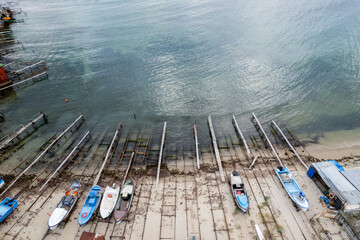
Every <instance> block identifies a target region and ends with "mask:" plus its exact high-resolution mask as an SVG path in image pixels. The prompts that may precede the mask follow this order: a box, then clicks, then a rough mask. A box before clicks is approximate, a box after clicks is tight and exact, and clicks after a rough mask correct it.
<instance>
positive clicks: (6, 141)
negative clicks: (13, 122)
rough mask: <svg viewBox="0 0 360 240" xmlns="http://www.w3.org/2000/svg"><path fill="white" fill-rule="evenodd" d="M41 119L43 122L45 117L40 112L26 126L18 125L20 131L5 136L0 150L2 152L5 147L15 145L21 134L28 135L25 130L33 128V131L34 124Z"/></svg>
mask: <svg viewBox="0 0 360 240" xmlns="http://www.w3.org/2000/svg"><path fill="white" fill-rule="evenodd" d="M41 119H43V120H45V119H46V116H45V114H44V113H42V112H40V113H39V114H38V115H36V117H35V118H34V119H33V120H31V121H30V122H29V123H28V124H26V125H25V126H24V125H20V127H21V128H20V129H19V130H14V131H13V132H12V133H11V134H9V135H7V136H6V137H5V138H3V141H2V143H0V150H2V149H3V148H5V147H7V146H8V145H9V144H11V143H12V144H15V143H16V142H17V141H20V140H21V137H20V135H21V134H22V133H24V132H25V133H26V135H29V134H30V133H28V132H27V131H26V130H27V129H28V128H29V127H33V128H34V129H33V130H34V131H35V129H36V126H35V125H36V124H37V122H38V121H40V120H41Z"/></svg>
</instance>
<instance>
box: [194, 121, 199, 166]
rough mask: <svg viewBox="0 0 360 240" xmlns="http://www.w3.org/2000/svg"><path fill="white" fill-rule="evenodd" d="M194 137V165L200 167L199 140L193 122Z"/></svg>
mask: <svg viewBox="0 0 360 240" xmlns="http://www.w3.org/2000/svg"><path fill="white" fill-rule="evenodd" d="M194 138H195V154H196V166H197V169H200V156H199V141H198V136H197V131H196V125H195V124H194Z"/></svg>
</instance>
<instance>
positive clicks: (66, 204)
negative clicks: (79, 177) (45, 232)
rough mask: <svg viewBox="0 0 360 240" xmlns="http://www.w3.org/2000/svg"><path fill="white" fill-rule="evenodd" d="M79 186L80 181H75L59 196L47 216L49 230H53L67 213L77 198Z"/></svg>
mask: <svg viewBox="0 0 360 240" xmlns="http://www.w3.org/2000/svg"><path fill="white" fill-rule="evenodd" d="M80 187H81V185H80V183H79V182H78V181H75V182H74V183H73V184H71V186H70V187H69V188H68V189H67V190H66V192H65V195H64V196H63V197H62V198H61V200H60V202H59V203H58V205H57V207H56V208H55V209H54V211H53V213H52V214H51V216H50V218H49V221H48V226H49V229H50V230H54V229H55V228H56V227H57V226H58V225H59V224H60V223H61V222H62V221H63V220H64V219H66V217H67V216H68V215H69V213H70V212H71V210H72V209H73V207H74V206H75V204H76V202H77V200H78V194H79V190H80Z"/></svg>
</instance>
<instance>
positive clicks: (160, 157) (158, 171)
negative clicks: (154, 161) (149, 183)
mask: <svg viewBox="0 0 360 240" xmlns="http://www.w3.org/2000/svg"><path fill="white" fill-rule="evenodd" d="M165 137H166V122H164V128H163V133H162V137H161V145H160V154H159V161H158V168H157V173H156V186H157V185H158V184H159V177H160V168H161V159H162V155H163V150H164V144H165Z"/></svg>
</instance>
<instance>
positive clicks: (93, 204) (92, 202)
mask: <svg viewBox="0 0 360 240" xmlns="http://www.w3.org/2000/svg"><path fill="white" fill-rule="evenodd" d="M100 199H101V188H100V187H99V186H98V185H95V186H93V187H92V188H91V189H90V192H89V194H88V196H87V197H86V200H85V204H84V206H83V208H82V209H81V211H80V215H79V224H80V225H83V224H85V223H87V222H88V221H89V220H90V218H91V217H92V216H93V214H94V212H95V211H96V209H97V208H98V206H99V203H100Z"/></svg>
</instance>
